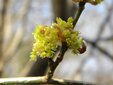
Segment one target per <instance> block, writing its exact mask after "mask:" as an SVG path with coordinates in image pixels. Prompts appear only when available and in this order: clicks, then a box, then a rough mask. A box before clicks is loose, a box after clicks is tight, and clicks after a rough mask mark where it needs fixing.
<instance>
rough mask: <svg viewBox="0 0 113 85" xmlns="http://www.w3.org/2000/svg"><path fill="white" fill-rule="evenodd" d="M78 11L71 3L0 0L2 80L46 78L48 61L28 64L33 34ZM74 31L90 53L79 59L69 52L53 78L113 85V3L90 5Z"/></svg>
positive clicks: (109, 0) (106, 0)
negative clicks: (44, 76)
mask: <svg viewBox="0 0 113 85" xmlns="http://www.w3.org/2000/svg"><path fill="white" fill-rule="evenodd" d="M77 8H78V5H77V4H74V3H73V2H72V0H0V77H19V76H42V75H45V74H46V71H47V68H48V65H47V62H46V60H45V59H40V58H38V59H37V61H36V62H34V61H30V60H29V59H30V57H29V55H30V52H31V49H32V44H33V36H32V32H33V30H34V28H35V26H36V25H37V24H45V25H50V24H51V23H52V22H54V21H55V18H56V17H61V18H62V19H64V20H67V18H68V17H69V16H74V13H75V12H76V9H77ZM75 29H76V30H79V31H80V32H81V36H82V37H83V38H84V39H85V40H86V44H87V51H86V52H85V53H84V54H82V55H78V56H76V55H74V54H73V53H72V52H71V51H70V50H68V51H67V52H66V53H65V57H64V59H63V61H62V62H61V63H60V65H59V66H58V67H57V69H56V71H55V73H54V77H55V78H62V79H69V80H78V81H86V82H94V83H101V84H102V83H103V84H102V85H113V0H104V1H103V2H102V3H101V4H99V5H97V6H93V5H91V4H88V3H87V4H86V6H85V10H84V12H83V13H82V15H81V17H80V19H79V21H78V23H77V26H76V28H75Z"/></svg>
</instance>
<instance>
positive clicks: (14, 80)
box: [0, 76, 94, 85]
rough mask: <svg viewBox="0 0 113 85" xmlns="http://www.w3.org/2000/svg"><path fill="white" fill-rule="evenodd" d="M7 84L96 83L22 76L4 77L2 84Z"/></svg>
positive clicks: (70, 84) (0, 81)
mask: <svg viewBox="0 0 113 85" xmlns="http://www.w3.org/2000/svg"><path fill="white" fill-rule="evenodd" d="M6 84H10V85H12V84H21V85H22V84H29V85H30V84H33V85H35V84H36V85H37V84H56V85H84V84H85V85H94V84H91V83H87V82H84V83H83V82H80V81H79V82H78V81H70V80H62V79H55V78H52V79H51V80H50V81H49V82H47V76H42V77H20V78H2V79H0V85H6Z"/></svg>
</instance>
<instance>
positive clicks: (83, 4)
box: [73, 2, 85, 26]
mask: <svg viewBox="0 0 113 85" xmlns="http://www.w3.org/2000/svg"><path fill="white" fill-rule="evenodd" d="M84 6H85V2H80V3H79V8H78V10H77V13H76V15H75V18H74V22H73V25H74V26H76V24H77V21H78V19H79V18H80V15H81V13H82V12H83V10H84Z"/></svg>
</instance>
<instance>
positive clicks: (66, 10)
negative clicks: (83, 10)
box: [27, 0, 73, 76]
mask: <svg viewBox="0 0 113 85" xmlns="http://www.w3.org/2000/svg"><path fill="white" fill-rule="evenodd" d="M51 2H52V7H53V15H54V18H53V20H54V21H55V19H56V17H60V18H62V19H63V20H67V18H68V17H69V16H73V15H72V14H73V11H72V8H73V5H72V3H71V4H70V3H68V1H67V0H52V1H51ZM47 68H48V63H47V60H45V59H41V58H38V59H37V62H35V64H34V65H33V66H32V68H31V70H30V71H29V73H28V74H27V76H42V75H45V73H46V71H47Z"/></svg>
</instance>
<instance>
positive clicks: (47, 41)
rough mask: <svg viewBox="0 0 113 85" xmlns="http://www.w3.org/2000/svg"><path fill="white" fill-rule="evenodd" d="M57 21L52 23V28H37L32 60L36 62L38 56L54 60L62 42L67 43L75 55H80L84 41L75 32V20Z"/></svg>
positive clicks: (42, 26)
mask: <svg viewBox="0 0 113 85" xmlns="http://www.w3.org/2000/svg"><path fill="white" fill-rule="evenodd" d="M56 21H57V23H52V25H51V26H44V25H39V26H36V29H35V31H34V33H33V36H34V44H33V49H32V52H31V56H30V57H31V59H33V60H36V58H37V56H40V57H41V58H45V57H48V58H53V56H54V54H55V52H56V49H57V48H58V47H59V46H62V42H66V43H67V45H68V47H69V48H70V49H72V51H73V52H74V53H75V54H78V53H79V51H78V49H79V48H80V47H81V46H82V44H83V40H82V38H81V37H79V32H78V31H73V18H72V17H70V18H68V20H67V22H66V21H64V20H62V19H61V18H57V19H56Z"/></svg>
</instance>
